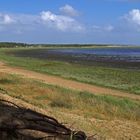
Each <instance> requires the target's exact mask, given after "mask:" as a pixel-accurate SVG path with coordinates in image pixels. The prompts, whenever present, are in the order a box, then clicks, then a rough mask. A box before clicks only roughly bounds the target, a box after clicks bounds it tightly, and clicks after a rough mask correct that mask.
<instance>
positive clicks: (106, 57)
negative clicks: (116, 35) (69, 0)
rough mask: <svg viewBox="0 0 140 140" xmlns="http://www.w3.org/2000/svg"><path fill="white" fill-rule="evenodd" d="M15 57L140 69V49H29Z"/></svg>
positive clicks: (21, 51)
mask: <svg viewBox="0 0 140 140" xmlns="http://www.w3.org/2000/svg"><path fill="white" fill-rule="evenodd" d="M14 55H16V56H18V57H31V58H39V59H44V60H55V61H65V62H70V63H78V64H84V65H99V66H100V65H101V66H111V67H119V68H130V69H138V70H139V69H140V48H138V47H137V48H132V47H131V48H130V47H129V48H58V49H47V48H46V49H29V50H20V51H17V52H15V53H14Z"/></svg>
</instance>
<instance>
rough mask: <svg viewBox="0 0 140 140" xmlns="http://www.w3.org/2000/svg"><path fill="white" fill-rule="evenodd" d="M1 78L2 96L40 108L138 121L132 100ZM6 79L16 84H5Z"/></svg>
mask: <svg viewBox="0 0 140 140" xmlns="http://www.w3.org/2000/svg"><path fill="white" fill-rule="evenodd" d="M1 79H7V84H6V83H4V84H3V83H0V87H1V89H3V90H5V91H7V92H4V93H5V94H9V95H10V96H14V97H16V98H20V99H22V100H24V101H26V102H29V103H32V104H35V105H37V106H39V107H41V108H44V109H47V108H52V110H53V109H57V111H59V112H65V113H72V114H77V115H79V116H83V117H86V118H98V119H114V118H118V119H127V120H133V121H134V120H135V121H140V102H138V101H135V100H130V99H127V98H119V97H113V96H106V95H102V96H101V95H94V94H91V93H88V92H84V91H83V92H79V91H75V90H70V89H65V88H62V87H58V86H52V85H47V84H43V83H40V82H37V81H33V80H31V79H23V78H21V77H18V76H14V75H13V76H11V75H6V74H3V73H0V80H1ZM9 80H11V81H18V82H9ZM5 82H6V81H5Z"/></svg>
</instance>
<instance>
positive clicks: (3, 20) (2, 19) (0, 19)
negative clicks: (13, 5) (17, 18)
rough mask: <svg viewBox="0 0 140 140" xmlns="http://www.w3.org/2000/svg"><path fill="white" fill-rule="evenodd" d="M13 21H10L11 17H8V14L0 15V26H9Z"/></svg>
mask: <svg viewBox="0 0 140 140" xmlns="http://www.w3.org/2000/svg"><path fill="white" fill-rule="evenodd" d="M13 22H14V20H13V19H12V17H11V16H9V15H8V14H1V13H0V24H4V25H6V24H11V23H13Z"/></svg>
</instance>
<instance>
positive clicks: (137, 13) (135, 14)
mask: <svg viewBox="0 0 140 140" xmlns="http://www.w3.org/2000/svg"><path fill="white" fill-rule="evenodd" d="M124 18H125V19H126V20H127V21H129V22H130V23H133V24H135V25H139V26H140V10H139V9H133V10H131V11H130V12H129V13H128V14H126V15H125V16H124Z"/></svg>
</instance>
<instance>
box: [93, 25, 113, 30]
mask: <svg viewBox="0 0 140 140" xmlns="http://www.w3.org/2000/svg"><path fill="white" fill-rule="evenodd" d="M92 30H93V31H94V32H105V31H106V32H111V31H113V30H114V26H112V25H107V26H97V25H93V26H92Z"/></svg>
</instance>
